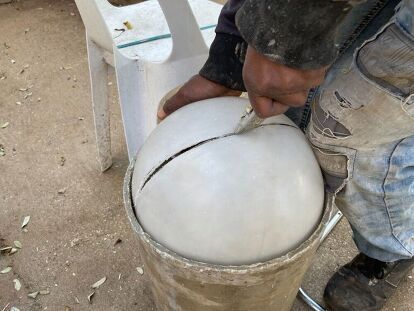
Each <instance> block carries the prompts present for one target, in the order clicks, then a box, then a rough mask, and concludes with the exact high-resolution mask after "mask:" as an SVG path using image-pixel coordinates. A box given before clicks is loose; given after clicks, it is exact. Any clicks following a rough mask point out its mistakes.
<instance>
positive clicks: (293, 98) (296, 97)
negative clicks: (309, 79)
mask: <svg viewBox="0 0 414 311" xmlns="http://www.w3.org/2000/svg"><path fill="white" fill-rule="evenodd" d="M308 93H309V90H306V91H301V92H298V93H294V94H287V95H275V96H269V97H270V98H273V99H274V100H275V101H277V102H278V103H281V104H283V105H287V106H291V107H302V106H303V105H304V104H305V103H306V100H307V98H308Z"/></svg>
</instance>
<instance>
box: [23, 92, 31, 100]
mask: <svg viewBox="0 0 414 311" xmlns="http://www.w3.org/2000/svg"><path fill="white" fill-rule="evenodd" d="M32 95H33V92H30V93H27V94H26V95H24V97H23V98H24V99H27V98H29V97H30V96H32Z"/></svg>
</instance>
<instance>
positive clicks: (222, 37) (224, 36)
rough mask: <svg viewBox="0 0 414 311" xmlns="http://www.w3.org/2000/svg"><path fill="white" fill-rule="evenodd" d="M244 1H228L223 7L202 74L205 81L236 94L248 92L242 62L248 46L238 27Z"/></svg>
mask: <svg viewBox="0 0 414 311" xmlns="http://www.w3.org/2000/svg"><path fill="white" fill-rule="evenodd" d="M244 2H245V0H229V1H227V3H226V4H225V5H224V6H223V9H222V11H221V13H220V17H219V21H218V24H217V27H216V37H215V39H214V41H213V43H212V44H211V46H210V52H209V56H208V59H207V61H206V63H205V64H204V66H203V68H202V69H201V70H200V75H201V76H203V77H204V78H206V79H208V80H210V81H213V82H216V83H218V84H221V85H224V86H226V87H228V88H230V89H233V90H239V91H245V90H246V89H245V87H244V83H243V77H242V72H243V62H244V58H245V55H246V50H247V43H246V41H245V40H244V39H243V38H242V37H241V36H240V32H239V30H238V28H237V26H236V23H235V17H236V13H237V11H238V10H239V9H240V7H241V6H242V5H243V3H244Z"/></svg>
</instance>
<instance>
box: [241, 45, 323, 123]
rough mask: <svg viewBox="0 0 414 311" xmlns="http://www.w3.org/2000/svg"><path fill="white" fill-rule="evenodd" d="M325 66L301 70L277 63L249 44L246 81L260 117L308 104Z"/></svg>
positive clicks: (244, 78)
mask: <svg viewBox="0 0 414 311" xmlns="http://www.w3.org/2000/svg"><path fill="white" fill-rule="evenodd" d="M326 69H327V68H326V67H324V68H320V69H315V70H301V69H295V68H291V67H287V66H284V65H282V64H278V63H274V62H272V61H270V60H269V59H268V58H266V57H265V56H263V55H261V54H259V53H258V52H257V51H256V50H255V49H253V48H252V47H250V46H249V47H248V49H247V54H246V59H245V62H244V67H243V80H244V84H245V86H246V89H247V92H248V94H249V99H250V103H251V105H252V107H253V109H254V110H255V112H256V114H257V115H258V116H259V117H261V118H267V117H270V116H274V115H278V114H281V113H284V112H286V111H287V110H288V109H289V107H300V106H303V105H304V104H305V103H306V99H307V96H308V92H309V90H310V89H311V88H312V87H315V86H317V85H319V84H320V83H322V81H323V79H324V77H325V72H326Z"/></svg>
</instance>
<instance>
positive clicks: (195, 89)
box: [158, 75, 241, 120]
mask: <svg viewBox="0 0 414 311" xmlns="http://www.w3.org/2000/svg"><path fill="white" fill-rule="evenodd" d="M240 94H241V92H240V91H235V90H231V89H229V88H227V87H225V86H223V85H220V84H217V83H215V82H212V81H209V80H207V79H205V78H203V77H202V76H200V75H195V76H194V77H192V78H191V79H190V80H189V81H188V82H187V83H185V84H184V85H183V86H182V87H181V89H180V90H179V91H178V92H177V93H176V94H175V95H174V96H172V97H171V98H169V99H168V100H167V101H166V102H165V104H164V106H163V107H161V109H160V110H159V111H158V118H159V119H160V120H163V119H165V118H166V117H167V116H168V115H169V114H171V113H173V112H174V111H176V110H178V109H179V108H181V107H184V106H185V105H188V104H190V103H193V102H196V101H200V100H203V99H208V98H214V97H220V96H240Z"/></svg>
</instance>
